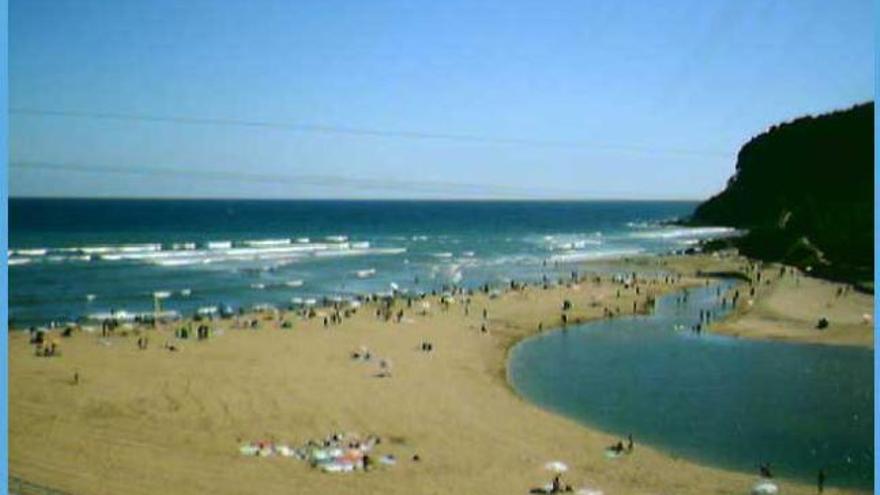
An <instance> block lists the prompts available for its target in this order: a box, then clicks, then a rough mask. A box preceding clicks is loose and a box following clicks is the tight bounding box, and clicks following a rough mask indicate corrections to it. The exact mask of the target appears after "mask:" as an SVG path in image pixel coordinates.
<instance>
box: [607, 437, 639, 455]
mask: <svg viewBox="0 0 880 495" xmlns="http://www.w3.org/2000/svg"><path fill="white" fill-rule="evenodd" d="M634 447H635V444H634V443H633V436H632V433H630V434H629V435H627V436H626V446H624V445H623V441H622V440H620V441H618V442H617V443H615V444H614V445H611V446H609V447H608V448H606V449H605V450H607V451H608V452H611V453H613V454H615V455H622V454H632V451H633V448H634Z"/></svg>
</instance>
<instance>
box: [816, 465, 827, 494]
mask: <svg viewBox="0 0 880 495" xmlns="http://www.w3.org/2000/svg"><path fill="white" fill-rule="evenodd" d="M816 487H817V488H818V489H819V493H822V492H824V491H825V470H824V469H820V470H819V475H818V477H817V479H816Z"/></svg>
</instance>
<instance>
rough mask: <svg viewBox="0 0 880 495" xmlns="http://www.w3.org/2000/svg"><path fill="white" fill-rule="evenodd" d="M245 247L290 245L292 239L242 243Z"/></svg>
mask: <svg viewBox="0 0 880 495" xmlns="http://www.w3.org/2000/svg"><path fill="white" fill-rule="evenodd" d="M241 244H242V245H243V246H248V247H274V246H286V245H288V244H290V239H259V240H254V241H242V243H241Z"/></svg>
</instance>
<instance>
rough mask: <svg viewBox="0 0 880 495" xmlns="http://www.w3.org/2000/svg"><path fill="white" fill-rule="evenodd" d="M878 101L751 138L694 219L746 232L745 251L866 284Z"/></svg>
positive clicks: (869, 264)
mask: <svg viewBox="0 0 880 495" xmlns="http://www.w3.org/2000/svg"><path fill="white" fill-rule="evenodd" d="M873 200H874V103H873V102H871V103H865V104H861V105H857V106H855V107H853V108H850V109H848V110H842V111H837V112H834V113H830V114H825V115H820V116H818V117H802V118H799V119H797V120H794V121H792V122H789V123H785V124H782V125H778V126H774V127H772V128H770V130H768V131H767V132H765V133H763V134H761V135H759V136H756V137H754V138H752V139H751V140H750V141H749V142H748V143H746V145H745V146H743V147H742V149H741V150H740V152H739V155H738V157H737V163H736V173H735V174H734V176H733V177H731V178H730V180H729V181H728V183H727V187H726V189H725V190H724V191H722V192H721V193H719V194H718V195H716V196H714V197H712V198H710V199H709V200H708V201H706V202H704V203H702V204H701V205H700V206H699V207H697V209H696V211H695V212H694V214H693V216H692V218H691V219H690V223H692V224H699V225H707V224H712V225H728V226H732V227H738V228H742V229H747V230H748V234H747V235H745V236H743V237H741V238H739V239H736V240H735V241H734V243H735V245H736V246H737V247H738V248H739V249H740V250H741V251H742V252H743V253H744V254H746V255H748V256H752V257H756V258H759V259H765V260H770V261H784V262H786V263H789V264H793V265H797V266H800V267H802V268H806V267H808V266H809V267H811V269H812V270H813V272H814V273H816V274H818V275H820V276H825V277H829V278H837V279H845V280H851V281H866V280H869V279H871V278H873V263H874V202H873Z"/></svg>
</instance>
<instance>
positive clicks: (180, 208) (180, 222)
mask: <svg viewBox="0 0 880 495" xmlns="http://www.w3.org/2000/svg"><path fill="white" fill-rule="evenodd" d="M695 205H696V204H695V203H693V202H615V201H601V202H531V201H522V202H516V201H497V202H491V201H488V202H480V201H241V200H89V199H12V200H10V203H9V214H10V218H9V224H10V233H9V234H10V235H9V245H10V253H9V287H10V296H9V315H10V318H11V319H12V321H13V324H14V325H16V326H17V327H21V326H29V325H41V324H46V323H47V322H50V321H71V320H75V319H77V318H82V317H84V316H87V315H99V314H102V313H107V312H109V311H111V310H115V311H121V310H124V311H129V312H138V311H150V310H152V308H153V294H154V293H157V292H159V293H167V295H168V296H169V297H167V298H166V299H163V300H162V309H163V310H175V311H179V312H181V313H183V314H189V313H192V312H194V311H196V310H197V309H198V308H200V307H207V306H216V305H219V304H223V305H230V306H233V307H249V306H253V305H256V304H271V305H275V306H279V307H286V306H288V305H289V304H291V301H297V300H306V299H309V298H316V299H320V298H322V297H342V298H350V297H354V296H357V295H359V294H365V293H376V292H385V291H389V290H390V288H391V287H392V285H391V284H392V283H393V284H395V286H396V287H398V288H399V289H400V290H408V291H430V290H432V289H438V288H440V287H442V286H444V285H451V284H456V285H461V286H465V287H467V286H477V285H480V284H483V283H490V284H496V285H497V284H503V283H506V281H507V280H509V279H510V278H517V279H530V280H538V279H540V278H541V277H542V276H544V275H547V276H548V277H551V278H552V277H555V276H559V275H567V274H568V273H569V271H570V270H571V269H574V268H576V267H577V263H579V262H581V261H583V260H588V259H599V258H603V257H614V256H622V255H633V254H640V253H660V252H666V251H670V250H675V249H683V248H686V247H688V246H690V245H692V244H693V243H695V242H697V241H698V240H699V239H702V238H707V237H713V236H718V235H725V234H727V233H729V229H723V228H704V229H689V228H682V227H673V226H663V225H661V224H660V222H662V221H664V220H670V219H674V218H678V217H682V216H685V215H687V214H689V213H691V212H692V211H693V208H694V207H695ZM163 295H165V294H163Z"/></svg>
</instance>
